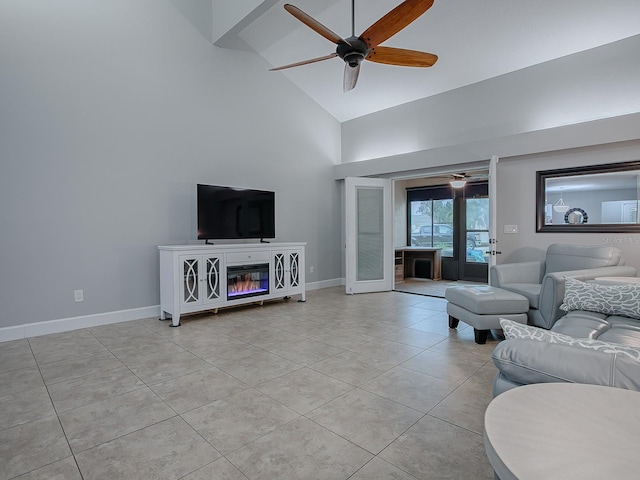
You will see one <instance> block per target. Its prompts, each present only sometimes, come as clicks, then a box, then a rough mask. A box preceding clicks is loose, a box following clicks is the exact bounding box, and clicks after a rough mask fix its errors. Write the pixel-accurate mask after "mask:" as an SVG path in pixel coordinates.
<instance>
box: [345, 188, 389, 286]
mask: <svg viewBox="0 0 640 480" xmlns="http://www.w3.org/2000/svg"><path fill="white" fill-rule="evenodd" d="M391 187H392V184H391V180H387V179H381V178H356V177H348V178H346V179H345V207H346V212H345V223H346V225H345V237H346V245H345V246H346V250H345V259H346V293H348V294H354V293H368V292H381V291H388V290H392V289H393V218H392V215H393V207H392V194H391V193H392V192H391Z"/></svg>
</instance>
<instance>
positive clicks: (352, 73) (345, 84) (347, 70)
mask: <svg viewBox="0 0 640 480" xmlns="http://www.w3.org/2000/svg"><path fill="white" fill-rule="evenodd" d="M358 75H360V64H358V66H356V67H351V66H349V64H348V63H345V64H344V78H343V80H342V89H343V90H344V91H345V92H348V91H349V90H353V89H354V88H355V86H356V83H357V82H358Z"/></svg>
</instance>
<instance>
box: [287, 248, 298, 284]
mask: <svg viewBox="0 0 640 480" xmlns="http://www.w3.org/2000/svg"><path fill="white" fill-rule="evenodd" d="M288 261H289V287H291V288H297V287H299V286H300V252H297V251H293V252H289V254H288Z"/></svg>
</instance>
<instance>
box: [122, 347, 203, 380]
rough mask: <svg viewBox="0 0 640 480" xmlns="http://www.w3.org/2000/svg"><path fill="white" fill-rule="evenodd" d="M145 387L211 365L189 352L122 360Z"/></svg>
mask: <svg viewBox="0 0 640 480" xmlns="http://www.w3.org/2000/svg"><path fill="white" fill-rule="evenodd" d="M122 361H123V363H124V364H125V365H126V366H127V367H129V368H130V369H131V371H132V372H133V373H134V374H135V375H136V376H137V377H139V378H140V379H141V380H142V381H143V382H144V383H146V384H147V385H153V384H156V383H161V382H164V381H167V380H170V379H172V378H176V377H179V376H181V375H185V374H187V373H192V372H197V371H199V370H206V369H208V368H209V367H210V366H211V365H209V364H208V363H207V362H205V361H204V360H202V359H201V358H199V357H197V356H196V355H194V354H193V353H191V352H187V351H180V352H176V353H172V354H170V355H164V354H151V353H149V354H146V355H144V356H139V357H129V358H127V359H125V360H122Z"/></svg>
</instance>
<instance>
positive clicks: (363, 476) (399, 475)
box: [349, 457, 416, 480]
mask: <svg viewBox="0 0 640 480" xmlns="http://www.w3.org/2000/svg"><path fill="white" fill-rule="evenodd" d="M349 480H416V477H414V476H413V475H410V474H408V473H407V472H404V471H402V470H400V469H399V468H398V467H395V466H393V465H391V464H390V463H388V462H385V461H384V460H381V459H380V458H379V457H374V458H372V459H371V461H370V462H369V463H367V464H366V465H365V466H364V467H362V468H361V469H360V470H358V471H357V472H356V473H355V474H354V475H353V476H352V477H349Z"/></svg>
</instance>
